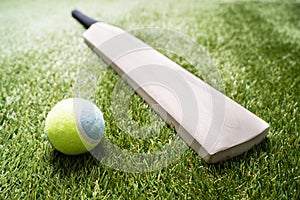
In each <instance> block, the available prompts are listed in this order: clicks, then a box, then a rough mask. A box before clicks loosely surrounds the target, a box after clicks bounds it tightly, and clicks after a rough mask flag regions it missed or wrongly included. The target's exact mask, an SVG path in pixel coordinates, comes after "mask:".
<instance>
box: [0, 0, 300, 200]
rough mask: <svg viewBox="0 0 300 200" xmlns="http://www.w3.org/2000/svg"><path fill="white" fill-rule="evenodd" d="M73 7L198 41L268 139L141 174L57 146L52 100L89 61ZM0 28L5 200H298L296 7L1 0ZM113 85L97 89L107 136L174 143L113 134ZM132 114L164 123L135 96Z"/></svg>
mask: <svg viewBox="0 0 300 200" xmlns="http://www.w3.org/2000/svg"><path fill="white" fill-rule="evenodd" d="M73 8H78V9H80V10H82V11H84V12H85V13H87V14H88V15H91V16H93V17H96V18H98V19H100V20H103V21H106V22H109V23H112V24H116V25H119V26H122V27H123V28H124V29H126V30H132V29H136V28H142V27H159V28H163V29H170V30H173V31H177V32H179V33H182V34H185V35H187V36H188V37H190V38H191V39H193V40H194V41H196V42H198V43H199V44H200V45H202V46H203V47H204V48H205V49H206V50H207V51H208V52H209V54H210V56H211V58H212V60H213V61H214V63H215V65H216V67H217V69H218V72H219V73H220V76H221V77H222V85H223V92H224V93H225V94H226V95H227V96H229V97H230V98H232V99H234V100H235V101H237V102H238V103H240V104H241V105H243V106H244V107H246V108H247V109H249V110H250V111H252V112H253V113H255V114H256V115H258V116H259V117H261V118H262V119H264V120H265V121H267V122H268V123H269V124H270V130H269V135H268V137H267V139H266V140H265V141H263V142H262V143H261V144H260V145H258V146H256V147H255V148H253V149H252V150H251V151H249V152H247V153H245V154H243V155H241V156H238V157H236V158H233V159H231V160H228V161H225V162H222V163H218V164H213V165H212V164H207V163H205V162H204V161H203V160H202V159H200V158H199V157H198V156H197V154H196V153H195V152H193V151H192V150H191V149H188V150H187V151H185V152H184V153H183V155H181V156H180V158H179V159H177V160H175V161H174V162H172V163H171V164H170V165H168V166H166V167H164V168H162V169H159V170H156V171H150V172H146V173H127V172H122V171H119V170H116V169H113V168H110V167H108V166H106V165H104V164H102V163H101V162H99V161H98V160H97V159H95V158H94V157H93V156H91V155H89V154H85V155H82V156H76V157H68V156H64V155H62V154H60V153H58V152H56V151H54V149H53V148H52V147H51V145H50V143H49V142H48V141H47V138H46V136H45V134H44V124H45V118H46V116H47V113H48V112H49V110H50V109H51V108H52V107H53V106H54V105H55V104H56V102H58V101H60V100H62V99H65V98H69V97H73V95H74V85H76V81H77V80H78V76H80V73H78V72H80V70H79V69H82V68H84V66H85V65H86V62H87V58H89V57H90V56H91V54H92V53H91V50H90V49H89V48H88V47H87V46H86V45H85V44H84V42H83V39H82V37H81V34H82V33H83V31H84V30H83V28H82V27H81V26H80V25H78V24H77V22H76V21H75V20H73V19H72V18H71V15H70V12H71V10H72V9H73ZM0 24H1V26H0V82H1V84H0V91H1V93H0V107H1V111H0V155H1V156H0V199H26V198H28V199H34V198H41V199H87V198H96V199H102V198H107V199H157V198H158V199H174V198H179V199H299V197H300V190H299V185H300V170H299V158H300V153H299V146H300V141H299V132H300V131H299V97H300V94H299V90H300V83H299V80H300V3H299V1H298V2H297V1H285V2H284V3H282V2H281V1H230V0H228V1H183V0H181V1H171V0H169V1H161V2H160V1H130V2H128V1H126V2H125V1H121V0H116V1H108V0H106V1H82V2H80V1H58V0H56V1H49V2H44V1H38V0H36V1H8V0H5V1H1V3H0ZM182 45H183V44H182ZM183 46H184V45H183ZM172 58H173V59H174V61H175V62H178V63H179V64H182V65H183V66H185V62H184V61H183V60H182V59H181V58H179V57H176V56H173V57H172ZM186 67H187V68H189V66H186ZM190 71H192V72H193V73H196V71H193V68H192V67H191V70H190ZM200 76H201V74H200ZM117 82H118V76H117V75H116V74H115V73H114V72H113V71H112V70H109V69H108V70H107V71H106V74H105V75H104V78H103V79H101V81H99V82H98V85H97V87H96V90H95V94H96V95H95V98H94V101H95V103H96V104H97V105H98V106H99V108H100V109H101V110H102V111H103V113H104V117H105V119H106V130H105V133H104V134H105V137H107V138H109V139H110V140H111V141H112V142H114V143H115V144H116V145H118V146H120V147H122V148H125V149H128V150H130V151H133V152H147V151H150V150H151V151H155V150H157V149H159V148H161V147H162V146H163V145H165V144H167V143H168V141H169V140H170V138H173V137H175V133H174V129H173V128H172V127H171V126H163V128H162V130H161V131H160V134H154V136H153V137H150V139H149V140H145V139H136V138H134V137H131V136H128V134H126V133H125V132H124V131H123V130H122V129H120V128H119V126H118V124H117V123H116V120H115V117H114V113H113V111H112V109H111V107H112V105H113V103H112V101H111V93H112V91H113V89H114V85H115V84H116V83H117ZM130 110H131V111H130V113H131V114H132V116H133V119H134V120H135V121H136V122H137V123H140V124H147V123H150V122H149V121H153V120H154V121H161V119H160V118H159V117H157V116H155V114H154V115H153V114H151V112H149V110H150V108H149V106H147V105H146V104H145V103H144V102H143V100H142V99H140V98H139V97H138V96H137V95H133V96H132V97H131V104H130ZM149 113H150V114H149ZM153 118H154V119H153Z"/></svg>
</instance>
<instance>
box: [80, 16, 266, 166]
mask: <svg viewBox="0 0 300 200" xmlns="http://www.w3.org/2000/svg"><path fill="white" fill-rule="evenodd" d="M84 38H85V41H86V43H87V44H88V45H89V46H90V47H91V48H92V49H93V50H94V51H95V52H96V53H97V54H98V55H99V56H100V57H101V58H102V59H103V60H104V61H105V62H106V63H107V64H109V65H110V66H111V67H112V68H113V69H114V70H115V71H116V72H117V73H118V74H119V75H120V76H121V77H122V78H123V79H124V80H126V81H127V83H128V84H129V85H130V86H131V87H132V88H133V89H134V90H135V91H136V92H137V93H138V94H139V95H140V96H141V97H142V98H143V99H144V100H145V101H146V102H147V103H148V104H150V105H156V106H155V107H154V109H155V110H156V112H157V113H158V114H159V115H160V116H161V117H162V118H163V119H164V120H166V121H167V122H169V123H171V124H172V125H174V126H175V128H176V130H177V133H178V134H179V135H180V136H181V137H182V138H183V140H184V141H185V142H186V143H187V144H188V145H189V146H190V147H192V148H193V149H194V150H195V151H196V152H197V153H198V154H199V155H200V156H201V157H202V158H203V159H204V160H206V161H207V162H209V163H215V162H220V161H223V160H226V159H228V158H231V157H234V156H236V155H239V154H241V153H243V152H245V151H247V150H249V149H250V148H251V147H252V146H253V145H255V144H257V143H259V142H261V141H262V140H263V139H264V138H265V137H266V135H267V132H268V127H269V125H268V124H267V123H266V122H265V121H263V120H262V119H260V118H259V117H257V116H255V115H254V114H253V113H251V112H250V111H248V110H246V109H245V108H243V107H242V106H240V105H239V104H237V103H236V102H234V101H233V100H231V99H229V98H228V97H226V96H225V95H224V94H222V93H220V92H219V91H217V90H215V89H214V88H213V87H211V86H210V85H208V84H207V83H205V82H203V81H202V80H200V79H198V78H197V77H196V76H194V75H193V74H191V73H190V72H188V71H186V70H185V69H183V68H182V67H181V66H179V65H177V64H176V63H174V62H173V61H172V60H170V59H169V58H167V57H165V56H164V55H162V54H161V53H159V52H158V51H156V50H155V49H153V48H152V47H150V46H148V45H147V44H145V43H144V42H142V41H140V40H139V39H137V38H135V37H134V36H132V35H130V34H129V33H127V32H126V31H124V30H122V29H120V28H118V27H115V26H111V25H108V24H105V23H100V22H98V23H94V24H93V25H92V26H91V27H90V28H89V29H88V30H87V31H86V32H85V33H84Z"/></svg>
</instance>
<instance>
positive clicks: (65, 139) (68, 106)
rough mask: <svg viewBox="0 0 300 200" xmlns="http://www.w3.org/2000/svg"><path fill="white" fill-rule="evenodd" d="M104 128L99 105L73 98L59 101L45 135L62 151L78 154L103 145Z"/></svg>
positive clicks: (50, 114)
mask: <svg viewBox="0 0 300 200" xmlns="http://www.w3.org/2000/svg"><path fill="white" fill-rule="evenodd" d="M104 127H105V123H104V119H103V115H102V113H101V111H100V110H99V109H98V108H97V106H96V105H95V104H93V103H92V102H90V101H88V100H85V99H81V98H69V99H65V100H62V101H60V102H58V103H57V104H56V105H55V106H54V107H53V108H52V109H51V111H50V112H49V113H48V115H47V118H46V125H45V133H46V134H47V136H48V139H49V141H50V142H51V144H52V146H54V148H56V149H57V150H58V151H60V152H62V153H64V154H66V155H78V154H82V153H86V152H87V151H89V150H91V149H93V148H94V147H95V146H96V145H97V144H98V143H99V142H100V139H101V137H102V136H103V132H104Z"/></svg>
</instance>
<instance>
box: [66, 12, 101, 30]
mask: <svg viewBox="0 0 300 200" xmlns="http://www.w3.org/2000/svg"><path fill="white" fill-rule="evenodd" d="M72 16H73V17H74V18H75V19H76V20H77V21H78V22H79V23H80V24H82V25H83V26H84V28H86V29H88V28H89V27H90V26H91V25H93V24H94V23H96V22H98V21H97V20H95V19H93V18H90V17H88V16H86V15H84V14H82V13H81V12H80V11H78V10H73V11H72Z"/></svg>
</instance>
